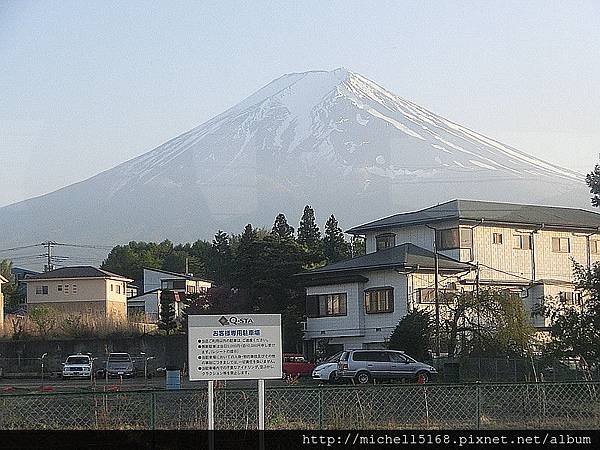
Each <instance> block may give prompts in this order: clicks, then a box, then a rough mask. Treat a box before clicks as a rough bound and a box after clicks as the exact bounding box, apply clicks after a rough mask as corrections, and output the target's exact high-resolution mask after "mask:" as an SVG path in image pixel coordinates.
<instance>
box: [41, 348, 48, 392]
mask: <svg viewBox="0 0 600 450" xmlns="http://www.w3.org/2000/svg"><path fill="white" fill-rule="evenodd" d="M46 356H48V353H47V352H46V353H44V354H43V355H42V357H41V358H40V361H41V362H42V391H43V390H44V358H45V357H46Z"/></svg>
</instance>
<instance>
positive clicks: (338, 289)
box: [304, 270, 408, 349]
mask: <svg viewBox="0 0 600 450" xmlns="http://www.w3.org/2000/svg"><path fill="white" fill-rule="evenodd" d="M361 275H363V276H365V277H367V278H368V279H369V281H368V282H366V283H345V284H332V285H327V286H311V287H307V288H306V293H307V295H320V294H337V293H345V294H346V296H347V297H346V299H347V304H346V309H347V315H345V316H332V317H316V318H311V317H309V318H307V323H306V332H305V334H304V338H305V339H328V340H329V343H331V344H343V345H344V348H345V349H353V348H372V347H376V346H380V345H381V344H383V343H384V342H386V341H387V340H388V338H389V337H390V335H391V333H392V332H393V331H394V328H395V327H396V325H397V324H398V322H399V321H400V319H401V318H402V317H404V316H405V315H406V312H407V289H408V285H407V278H406V275H405V274H400V273H398V272H396V271H394V270H382V271H372V272H364V273H361ZM377 287H392V288H393V289H394V311H393V312H385V313H373V314H367V313H366V310H365V294H364V292H365V290H366V289H369V288H377Z"/></svg>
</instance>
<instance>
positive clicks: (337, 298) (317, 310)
mask: <svg viewBox="0 0 600 450" xmlns="http://www.w3.org/2000/svg"><path fill="white" fill-rule="evenodd" d="M346 301H347V296H346V293H340V294H322V295H309V296H308V297H306V315H307V316H308V317H327V316H345V315H346Z"/></svg>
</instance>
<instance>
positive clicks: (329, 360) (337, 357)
mask: <svg viewBox="0 0 600 450" xmlns="http://www.w3.org/2000/svg"><path fill="white" fill-rule="evenodd" d="M340 356H342V352H338V353H336V354H335V355H332V356H330V357H329V358H327V359H326V360H325V361H324V362H327V363H333V362H338V361H339V360H340Z"/></svg>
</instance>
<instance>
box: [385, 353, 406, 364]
mask: <svg viewBox="0 0 600 450" xmlns="http://www.w3.org/2000/svg"><path fill="white" fill-rule="evenodd" d="M388 354H389V355H390V359H391V360H392V362H394V363H405V362H408V360H407V359H406V357H405V356H404V355H401V354H400V353H388Z"/></svg>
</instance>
